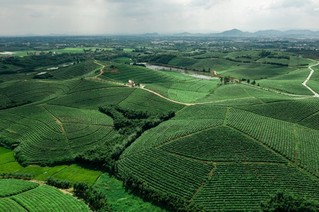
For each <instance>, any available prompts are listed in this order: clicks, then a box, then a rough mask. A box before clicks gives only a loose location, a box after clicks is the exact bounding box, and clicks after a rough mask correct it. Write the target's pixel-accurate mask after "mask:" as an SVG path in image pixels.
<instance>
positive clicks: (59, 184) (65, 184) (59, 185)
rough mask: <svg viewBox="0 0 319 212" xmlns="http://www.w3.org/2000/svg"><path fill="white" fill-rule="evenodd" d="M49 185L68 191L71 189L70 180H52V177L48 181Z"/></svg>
mask: <svg viewBox="0 0 319 212" xmlns="http://www.w3.org/2000/svg"><path fill="white" fill-rule="evenodd" d="M47 184H48V185H51V186H54V187H57V188H62V189H67V188H70V187H71V183H70V181H68V180H59V179H55V178H52V177H50V178H49V179H48V180H47Z"/></svg>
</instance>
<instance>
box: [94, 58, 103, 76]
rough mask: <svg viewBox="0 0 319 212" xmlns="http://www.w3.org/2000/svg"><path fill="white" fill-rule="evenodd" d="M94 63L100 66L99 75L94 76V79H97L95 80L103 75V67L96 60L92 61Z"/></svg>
mask: <svg viewBox="0 0 319 212" xmlns="http://www.w3.org/2000/svg"><path fill="white" fill-rule="evenodd" d="M94 63H95V64H97V65H99V66H101V69H100V73H99V74H98V75H96V76H94V79H97V78H99V77H100V76H102V75H103V74H104V68H105V65H103V64H101V63H99V62H98V61H96V60H95V61H94Z"/></svg>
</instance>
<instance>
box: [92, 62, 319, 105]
mask: <svg viewBox="0 0 319 212" xmlns="http://www.w3.org/2000/svg"><path fill="white" fill-rule="evenodd" d="M94 62H95V63H96V64H97V65H99V66H101V69H100V72H99V74H97V75H96V76H94V77H93V79H101V78H99V77H100V76H102V75H103V74H104V73H105V72H104V68H105V65H103V64H101V63H99V62H98V61H94ZM318 65H319V62H318V63H317V64H314V65H310V66H309V67H308V68H309V69H310V74H309V76H308V77H307V79H306V80H305V81H304V82H303V83H302V84H303V85H304V86H305V87H306V88H307V89H308V90H310V91H311V92H312V93H313V94H314V96H313V97H317V98H319V94H318V93H316V92H315V91H314V90H312V89H311V88H310V87H309V86H308V85H307V82H308V81H309V80H310V78H311V76H312V75H313V73H314V70H313V69H312V68H313V67H315V66H318ZM101 80H102V79H101ZM106 81H107V82H110V83H113V84H116V85H121V86H126V87H131V86H129V85H127V84H125V83H119V82H115V81H110V80H106ZM245 85H247V86H252V87H254V88H256V89H261V90H265V91H269V92H273V93H277V94H282V95H285V96H290V97H295V98H298V99H300V98H309V97H312V96H307V95H298V94H291V93H286V92H282V91H277V90H275V89H270V88H261V87H256V86H253V85H250V84H245ZM137 88H140V89H142V90H145V91H147V92H149V93H152V94H154V95H156V96H158V97H160V98H162V99H165V100H167V101H170V102H173V103H176V104H180V105H184V106H194V105H206V104H213V103H220V102H227V101H233V100H234V99H224V100H216V101H211V102H194V103H186V102H180V101H177V100H173V99H170V98H168V97H165V96H163V95H161V94H159V93H157V92H155V91H153V90H150V89H147V88H145V87H137ZM253 98H256V97H242V98H237V99H253ZM237 99H236V100H237Z"/></svg>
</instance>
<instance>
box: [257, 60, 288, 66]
mask: <svg viewBox="0 0 319 212" xmlns="http://www.w3.org/2000/svg"><path fill="white" fill-rule="evenodd" d="M263 64H269V65H276V66H286V67H288V66H289V64H288V63H279V62H270V61H265V62H263Z"/></svg>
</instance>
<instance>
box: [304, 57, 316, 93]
mask: <svg viewBox="0 0 319 212" xmlns="http://www.w3.org/2000/svg"><path fill="white" fill-rule="evenodd" d="M318 65H319V63H316V64H314V65H310V66H309V67H308V68H309V69H310V73H309V76H308V77H307V79H306V80H305V81H304V82H303V83H302V85H303V86H305V87H306V88H307V89H308V90H309V91H310V92H311V93H313V94H314V97H317V98H319V94H318V93H317V92H316V91H314V90H313V89H312V88H310V87H309V86H308V85H307V83H308V82H309V80H310V78H311V77H312V75H313V73H314V72H315V71H314V70H313V69H312V68H313V67H315V66H318Z"/></svg>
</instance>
